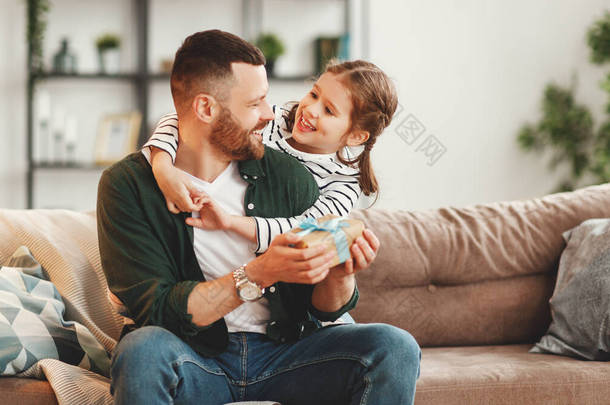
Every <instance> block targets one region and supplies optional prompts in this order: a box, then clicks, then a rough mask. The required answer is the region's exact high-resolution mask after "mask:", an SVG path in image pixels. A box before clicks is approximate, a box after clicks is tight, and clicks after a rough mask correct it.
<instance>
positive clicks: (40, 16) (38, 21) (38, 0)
mask: <svg viewBox="0 0 610 405" xmlns="http://www.w3.org/2000/svg"><path fill="white" fill-rule="evenodd" d="M50 7H51V5H50V2H49V0H27V13H28V17H27V26H26V37H27V41H28V48H29V53H28V54H29V55H30V56H29V68H30V70H32V71H42V70H43V66H44V61H43V49H42V42H43V39H44V33H45V30H46V28H47V13H48V12H49V9H50Z"/></svg>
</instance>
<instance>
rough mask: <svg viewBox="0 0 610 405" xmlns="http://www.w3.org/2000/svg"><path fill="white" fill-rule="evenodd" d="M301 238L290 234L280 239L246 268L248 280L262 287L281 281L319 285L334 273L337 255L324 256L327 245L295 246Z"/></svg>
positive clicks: (285, 234) (328, 254)
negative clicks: (331, 269) (329, 273)
mask: <svg viewBox="0 0 610 405" xmlns="http://www.w3.org/2000/svg"><path fill="white" fill-rule="evenodd" d="M300 240H301V237H300V236H298V235H296V234H294V233H292V232H287V233H284V234H281V235H278V236H276V237H275V238H274V239H273V241H272V242H271V245H270V246H269V249H267V251H266V252H265V253H263V254H262V255H260V256H258V257H257V258H256V259H254V260H252V261H251V262H250V263H248V264H247V265H246V274H247V276H248V278H249V279H250V280H252V281H254V282H255V283H257V284H258V285H260V286H261V287H268V286H270V285H272V284H274V283H275V282H277V281H283V282H286V283H299V284H317V283H319V282H320V281H322V280H324V278H326V276H327V275H328V272H329V271H330V265H331V262H332V260H333V258H334V257H335V255H336V253H335V252H329V253H324V252H325V250H326V247H325V246H315V247H311V248H306V249H297V248H294V247H292V246H291V245H294V244H295V243H297V242H299V241H300Z"/></svg>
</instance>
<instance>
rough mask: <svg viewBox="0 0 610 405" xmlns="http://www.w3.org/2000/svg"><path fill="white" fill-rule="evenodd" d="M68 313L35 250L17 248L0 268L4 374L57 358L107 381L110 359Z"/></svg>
mask: <svg viewBox="0 0 610 405" xmlns="http://www.w3.org/2000/svg"><path fill="white" fill-rule="evenodd" d="M65 309H66V308H65V305H64V303H63V300H62V298H61V295H60V294H59V292H58V291H57V288H56V287H55V285H54V284H53V283H51V282H50V281H49V280H48V279H47V277H46V276H45V273H44V271H43V269H42V267H41V266H40V264H39V263H38V262H37V261H36V259H34V257H33V256H32V255H31V253H30V251H29V250H28V249H27V248H26V247H25V246H22V247H20V248H19V249H17V251H16V252H15V253H14V254H13V256H12V257H11V258H10V259H9V261H8V262H7V263H6V264H5V265H4V266H2V267H0V375H16V374H19V373H21V372H23V371H26V370H27V369H29V368H30V367H31V366H32V365H34V364H35V363H36V362H37V361H38V360H42V359H58V360H60V361H63V362H65V363H68V364H72V365H75V366H79V367H82V368H85V369H87V370H91V371H93V372H96V373H99V374H102V375H104V376H108V373H109V370H110V355H109V354H108V352H106V350H105V349H104V347H103V346H102V345H101V344H100V343H99V342H98V341H97V340H96V339H95V337H94V336H93V334H92V333H91V332H90V331H89V330H88V329H87V328H85V327H84V326H83V325H81V324H79V323H77V322H71V321H67V320H65V319H64V313H65Z"/></svg>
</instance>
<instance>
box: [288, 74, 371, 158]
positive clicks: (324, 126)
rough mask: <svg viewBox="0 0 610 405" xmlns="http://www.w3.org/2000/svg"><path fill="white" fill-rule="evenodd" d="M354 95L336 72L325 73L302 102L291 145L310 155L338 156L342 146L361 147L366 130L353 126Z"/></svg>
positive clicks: (298, 110) (296, 117)
mask: <svg viewBox="0 0 610 405" xmlns="http://www.w3.org/2000/svg"><path fill="white" fill-rule="evenodd" d="M352 108H353V105H352V101H351V97H350V93H349V91H348V90H347V88H345V86H344V85H343V84H342V83H341V82H340V81H339V80H338V78H337V75H335V74H333V73H329V72H327V73H324V74H323V75H322V76H320V78H319V79H318V81H317V82H316V83H315V84H314V85H313V88H312V89H311V91H310V92H309V93H308V94H307V95H305V97H303V99H302V100H301V101H300V102H299V106H298V108H297V112H296V115H295V120H294V127H293V129H292V137H291V138H289V139H288V142H289V144H290V145H291V146H292V147H294V148H295V149H297V150H300V151H302V152H306V153H317V154H329V153H335V152H337V151H338V150H339V149H341V148H342V147H344V146H346V145H349V146H354V145H359V144H361V143H362V142H364V141H366V139H367V138H368V133H367V134H366V137H365V138H364V140H362V139H361V138H362V135H363V134H362V133H361V132H363V131H357V132H354V133H351V132H350V133H348V131H349V130H350V127H351V119H350V117H351V114H352Z"/></svg>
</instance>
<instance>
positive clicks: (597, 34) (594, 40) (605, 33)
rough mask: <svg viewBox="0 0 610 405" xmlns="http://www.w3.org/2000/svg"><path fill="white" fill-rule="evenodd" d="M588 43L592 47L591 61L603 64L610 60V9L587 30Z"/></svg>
mask: <svg viewBox="0 0 610 405" xmlns="http://www.w3.org/2000/svg"><path fill="white" fill-rule="evenodd" d="M587 43H588V44H589V48H591V61H592V62H593V63H596V64H598V65H599V64H602V63H604V62H608V61H610V11H606V13H605V14H604V16H603V17H602V18H600V19H599V20H598V21H596V22H595V23H594V24H593V25H592V26H591V28H589V31H588V32H587Z"/></svg>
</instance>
